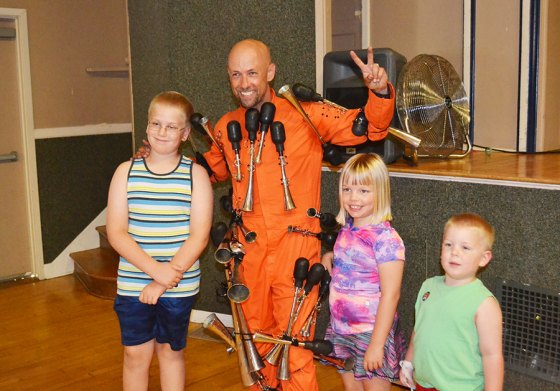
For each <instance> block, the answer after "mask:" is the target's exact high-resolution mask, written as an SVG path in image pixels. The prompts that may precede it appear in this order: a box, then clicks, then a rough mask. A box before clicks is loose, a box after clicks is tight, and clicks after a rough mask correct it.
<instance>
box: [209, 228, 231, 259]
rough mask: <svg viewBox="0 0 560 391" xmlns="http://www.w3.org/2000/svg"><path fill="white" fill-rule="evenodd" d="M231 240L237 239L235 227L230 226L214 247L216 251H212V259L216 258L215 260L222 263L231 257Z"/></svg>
mask: <svg viewBox="0 0 560 391" xmlns="http://www.w3.org/2000/svg"><path fill="white" fill-rule="evenodd" d="M233 240H235V241H237V239H236V238H235V227H234V226H230V227H229V229H228V230H227V232H226V234H225V235H224V238H223V239H222V241H221V242H220V244H219V245H218V247H217V248H216V251H214V259H216V261H217V262H219V263H222V264H226V263H228V262H229V260H230V259H231V250H230V244H231V242H232V241H233Z"/></svg>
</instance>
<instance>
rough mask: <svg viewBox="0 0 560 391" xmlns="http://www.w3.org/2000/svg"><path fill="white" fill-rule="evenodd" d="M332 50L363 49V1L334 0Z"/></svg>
mask: <svg viewBox="0 0 560 391" xmlns="http://www.w3.org/2000/svg"><path fill="white" fill-rule="evenodd" d="M331 23H332V50H333V51H340V50H353V49H362V0H332V13H331Z"/></svg>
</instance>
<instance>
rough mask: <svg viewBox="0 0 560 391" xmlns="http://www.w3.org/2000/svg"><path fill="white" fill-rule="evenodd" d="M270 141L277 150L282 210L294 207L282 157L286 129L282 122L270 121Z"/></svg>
mask: <svg viewBox="0 0 560 391" xmlns="http://www.w3.org/2000/svg"><path fill="white" fill-rule="evenodd" d="M270 136H271V138H272V142H273V143H274V145H275V146H276V151H278V159H279V160H280V171H281V173H282V188H283V191H284V210H292V209H295V207H296V205H295V204H294V200H293V199H292V195H291V194H290V187H289V182H288V178H287V177H286V164H287V163H286V159H285V157H284V141H286V131H285V129H284V124H283V123H282V122H278V121H275V122H273V123H272V129H271V131H270Z"/></svg>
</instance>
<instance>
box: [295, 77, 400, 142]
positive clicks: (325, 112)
mask: <svg viewBox="0 0 560 391" xmlns="http://www.w3.org/2000/svg"><path fill="white" fill-rule="evenodd" d="M388 86H389V91H390V97H389V98H380V97H378V96H377V95H375V94H374V93H373V92H372V91H369V92H368V101H367V103H366V106H365V107H364V111H365V115H366V118H367V120H368V134H367V136H356V135H354V134H353V133H352V125H353V123H354V119H355V118H356V116H357V115H358V113H359V112H360V110H361V109H349V110H346V111H341V110H339V109H337V108H334V107H332V106H329V105H327V104H321V103H310V102H308V103H303V102H302V104H301V105H302V108H303V109H304V111H305V112H306V113H307V114H308V115H309V117H310V119H311V121H312V122H313V124H314V125H315V127H316V128H317V131H318V132H319V134H321V136H322V137H323V138H324V139H325V141H328V142H330V143H332V144H336V145H358V144H362V143H364V142H366V141H367V140H368V139H370V140H372V141H377V140H381V139H383V138H385V136H387V133H388V132H387V127H389V124H390V123H391V119H392V118H393V112H394V106H395V91H394V89H393V86H392V85H391V84H390V83H389V84H388Z"/></svg>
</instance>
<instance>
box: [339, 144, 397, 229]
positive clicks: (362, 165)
mask: <svg viewBox="0 0 560 391" xmlns="http://www.w3.org/2000/svg"><path fill="white" fill-rule="evenodd" d="M344 185H362V186H371V187H372V188H373V191H374V193H375V199H374V206H373V214H372V216H371V224H378V223H381V222H383V221H390V220H392V219H393V217H392V215H391V185H390V182H389V171H388V170H387V166H386V165H385V163H384V162H383V159H381V157H380V156H379V155H377V154H375V153H360V154H357V155H354V156H352V157H351V158H350V159H348V161H347V162H346V164H344V167H343V168H342V171H341V172H340V180H339V182H338V200H339V203H340V210H339V212H338V215H337V216H336V221H337V222H338V223H339V224H341V225H344V224H345V223H346V220H347V218H348V217H349V215H348V212H346V209H344V205H343V204H342V187H343V186H344Z"/></svg>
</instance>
